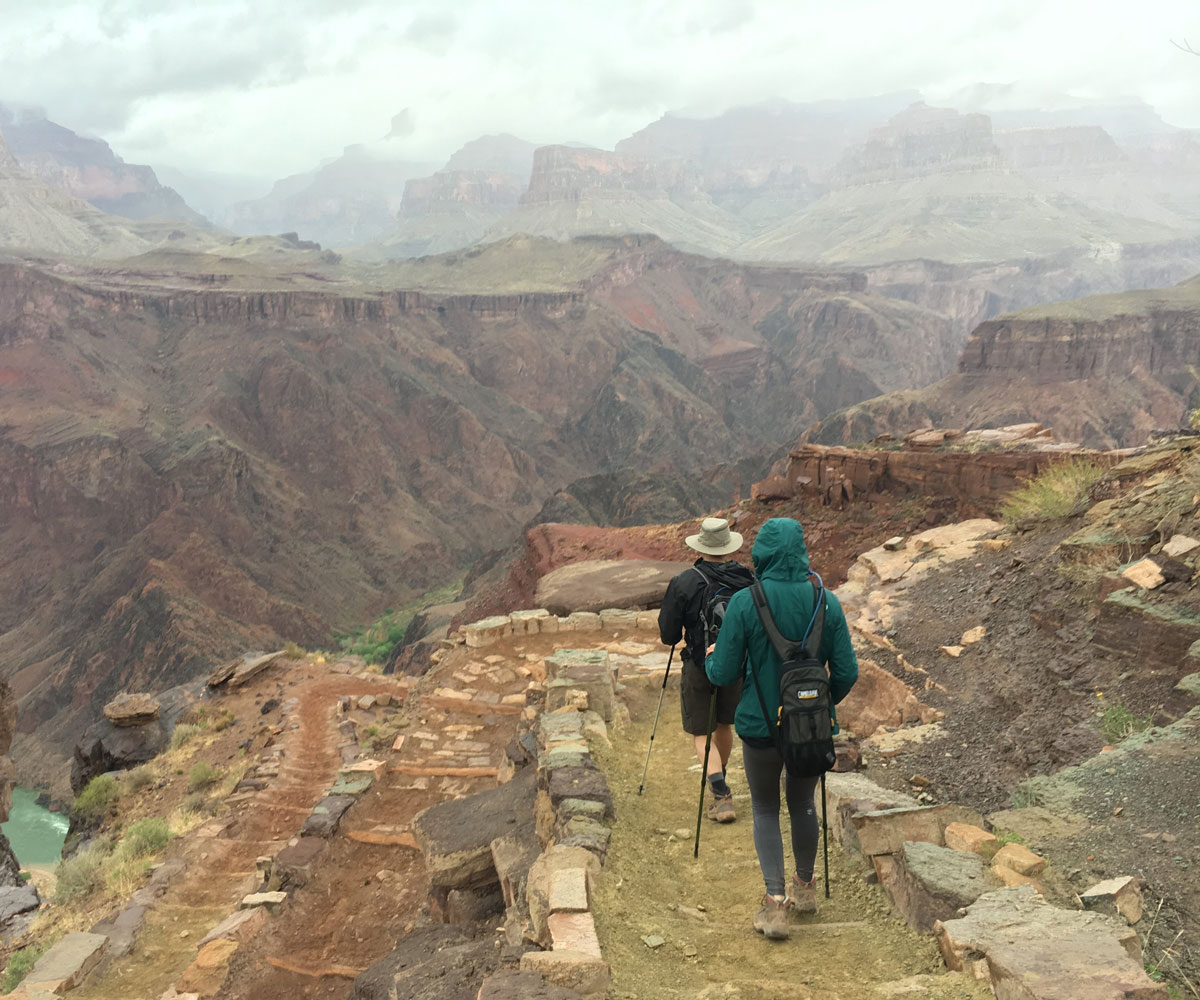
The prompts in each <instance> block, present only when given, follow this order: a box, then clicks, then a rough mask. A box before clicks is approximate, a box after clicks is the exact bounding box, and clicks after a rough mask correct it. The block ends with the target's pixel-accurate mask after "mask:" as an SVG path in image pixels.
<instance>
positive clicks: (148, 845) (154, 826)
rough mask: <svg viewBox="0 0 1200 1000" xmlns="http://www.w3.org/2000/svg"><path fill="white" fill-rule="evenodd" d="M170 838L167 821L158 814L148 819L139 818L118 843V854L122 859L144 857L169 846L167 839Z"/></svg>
mask: <svg viewBox="0 0 1200 1000" xmlns="http://www.w3.org/2000/svg"><path fill="white" fill-rule="evenodd" d="M170 839H171V834H170V831H168V830H167V821H166V820H165V819H159V818H158V817H157V816H148V817H147V818H146V819H139V820H138V821H137V822H136V823H133V824H131V825H130V827H129V829H128V830H126V831H125V836H123V837H122V838H121V842H120V843H119V844H118V845H117V850H116V854H117V856H118V857H120V858H121V859H122V860H126V859H129V858H143V857H146V855H148V854H154V853H155V852H157V851H161V850H162V849H163V848H164V847H166V846H167V841H168V840H170Z"/></svg>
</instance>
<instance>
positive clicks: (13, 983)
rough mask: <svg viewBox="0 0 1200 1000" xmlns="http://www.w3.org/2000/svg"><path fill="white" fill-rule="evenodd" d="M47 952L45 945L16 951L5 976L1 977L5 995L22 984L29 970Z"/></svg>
mask: <svg viewBox="0 0 1200 1000" xmlns="http://www.w3.org/2000/svg"><path fill="white" fill-rule="evenodd" d="M45 950H46V948H45V946H44V945H38V944H32V945H30V946H29V947H28V948H22V949H21V950H20V951H14V952H13V953H12V954H11V955H10V956H9V958H8V965H7V966H5V968H4V975H3V976H0V990H3V991H4V992H5V993H11V992H12V991H13V990H15V989H16V988H17V987H18V986H19V985H20V984H21V980H22V979H24V978H25V977H26V976H27V975H28V974H29V970H30V969H32V968H33V967H34V965H36V964H37V960H38V959H39V958H41V957H42V953H43V952H44V951H45Z"/></svg>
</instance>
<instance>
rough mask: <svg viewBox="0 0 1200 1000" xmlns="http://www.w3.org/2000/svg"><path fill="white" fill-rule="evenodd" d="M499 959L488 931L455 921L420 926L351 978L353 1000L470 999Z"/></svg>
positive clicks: (492, 935)
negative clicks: (471, 929)
mask: <svg viewBox="0 0 1200 1000" xmlns="http://www.w3.org/2000/svg"><path fill="white" fill-rule="evenodd" d="M498 964H499V949H498V947H497V945H496V943H495V935H494V934H492V933H491V932H490V931H489V932H488V933H485V934H483V935H481V936H480V937H472V936H471V935H470V934H469V932H467V931H466V929H465V928H462V927H458V926H455V925H453V924H435V925H434V926H432V927H418V928H417V929H416V930H414V931H413V932H412V933H411V934H406V935H405V936H404V937H402V938H401V939H400V941H399V942H398V944H397V945H396V948H395V950H394V951H392V952H391V953H390V954H388V955H385V956H384V957H383V958H381V959H380V960H379V961H378V962H376V963H375V964H374V965H372V966H371V967H370V968H369V969H367V970H366V971H365V972H363V973H361V974H360V975H359V976H358V977H357V978H356V979H355V980H354V989H353V990H352V992H351V994H350V995H351V997H352V998H353V1000H396V998H398V997H403V998H404V1000H450V998H454V1000H457V998H460V997H461V998H463V1000H467V998H474V997H475V996H477V994H478V991H479V988H480V984H481V983H482V982H483V980H484V979H485V978H486V977H488V976H489V975H490V974H491V973H493V972H494V971H495V970H496V967H497V966H498Z"/></svg>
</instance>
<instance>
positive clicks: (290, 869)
mask: <svg viewBox="0 0 1200 1000" xmlns="http://www.w3.org/2000/svg"><path fill="white" fill-rule="evenodd" d="M324 852H325V838H324V837H301V838H300V839H299V840H298V841H297V842H296V843H295V844H291V845H289V846H287V847H285V848H284V849H283V850H282V851H280V852H279V853H278V854H276V855H275V859H274V860H273V861H272V862H271V872H272V876H274V877H277V878H278V879H279V881H278V883H277V884H279V885H282V886H287V887H289V888H291V887H295V888H298V887H300V886H302V885H307V884H308V880H309V879H310V878H311V877H312V871H313V868H314V867H315V866H316V865H317V864H318V859H319V858H320V857H321V855H322V854H323V853H324Z"/></svg>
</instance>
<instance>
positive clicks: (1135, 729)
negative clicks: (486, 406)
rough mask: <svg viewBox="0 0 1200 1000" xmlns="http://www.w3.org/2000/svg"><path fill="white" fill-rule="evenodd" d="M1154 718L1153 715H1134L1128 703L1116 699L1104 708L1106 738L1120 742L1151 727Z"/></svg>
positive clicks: (1113, 741) (1112, 741) (1109, 740)
mask: <svg viewBox="0 0 1200 1000" xmlns="http://www.w3.org/2000/svg"><path fill="white" fill-rule="evenodd" d="M1153 719H1154V717H1153V716H1151V715H1144V716H1142V715H1134V714H1133V712H1131V711H1130V710H1129V707H1128V706H1127V705H1124V704H1122V703H1121V702H1119V701H1115V702H1113V703H1112V704H1111V705H1109V706H1108V707H1107V708H1105V709H1104V717H1103V726H1104V738H1105V739H1106V740H1108V742H1109V743H1120V742H1121V740H1123V739H1125V738H1126V737H1128V736H1132V735H1133V734H1134V733H1140V732H1143V731H1144V730H1147V729H1149V728H1150V726H1151V725H1152V724H1153Z"/></svg>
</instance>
